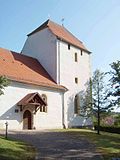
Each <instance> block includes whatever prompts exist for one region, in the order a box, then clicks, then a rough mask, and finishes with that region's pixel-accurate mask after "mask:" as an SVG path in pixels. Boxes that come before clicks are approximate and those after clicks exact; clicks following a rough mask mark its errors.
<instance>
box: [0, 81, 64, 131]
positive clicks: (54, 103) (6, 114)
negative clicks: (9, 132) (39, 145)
mask: <svg viewBox="0 0 120 160" xmlns="http://www.w3.org/2000/svg"><path fill="white" fill-rule="evenodd" d="M34 92H38V93H39V94H40V95H41V94H46V95H47V103H48V106H47V107H48V109H47V113H44V112H40V111H38V112H37V113H36V115H34V119H33V126H34V127H35V128H36V129H40V128H62V127H63V126H62V103H63V102H62V101H63V99H62V94H63V93H62V92H59V91H55V90H49V89H47V88H42V87H36V86H32V85H27V84H23V83H17V82H12V83H11V85H10V86H8V87H6V89H5V91H4V95H2V96H0V129H1V128H3V129H4V128H5V122H6V121H7V122H8V123H9V129H20V130H21V129H23V112H18V113H15V108H18V109H19V107H18V106H16V103H17V102H18V101H20V100H21V99H22V98H23V97H24V96H26V95H27V94H29V93H34Z"/></svg>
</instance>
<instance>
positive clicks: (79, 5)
mask: <svg viewBox="0 0 120 160" xmlns="http://www.w3.org/2000/svg"><path fill="white" fill-rule="evenodd" d="M63 18H64V22H63V23H64V26H65V27H66V28H67V29H68V30H69V31H70V32H72V33H73V34H74V35H75V36H76V37H77V38H78V39H80V40H81V41H82V42H83V43H84V44H85V46H86V47H87V48H88V50H90V51H91V52H92V54H91V61H92V71H94V70H95V69H100V70H101V71H104V72H106V71H109V70H110V65H109V64H110V63H112V62H113V61H117V60H120V0H0V47H2V48H6V49H9V50H13V51H16V52H21V50H22V47H23V45H24V43H25V40H26V39H27V34H28V33H30V32H31V31H33V30H34V29H35V28H37V27H39V26H40V25H41V24H42V23H43V22H45V21H46V20H47V19H51V20H53V21H55V22H57V23H59V24H62V19H63Z"/></svg>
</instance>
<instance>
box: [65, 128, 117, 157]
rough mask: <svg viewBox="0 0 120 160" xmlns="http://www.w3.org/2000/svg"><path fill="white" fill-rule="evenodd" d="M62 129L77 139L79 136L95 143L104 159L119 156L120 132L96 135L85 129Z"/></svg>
mask: <svg viewBox="0 0 120 160" xmlns="http://www.w3.org/2000/svg"><path fill="white" fill-rule="evenodd" d="M63 131H65V132H69V134H72V135H73V136H74V137H75V138H77V139H79V137H80V136H83V137H85V138H87V139H88V140H89V141H90V142H92V143H94V144H95V145H96V148H97V151H99V152H100V153H101V154H102V155H103V157H104V159H105V160H111V158H113V157H116V158H120V134H113V133H107V132H101V134H100V135H97V134H96V132H95V131H91V130H87V129H66V130H63Z"/></svg>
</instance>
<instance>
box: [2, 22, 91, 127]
mask: <svg viewBox="0 0 120 160" xmlns="http://www.w3.org/2000/svg"><path fill="white" fill-rule="evenodd" d="M27 36H28V37H27V40H26V42H25V44H24V46H23V49H22V51H21V53H16V52H14V51H10V50H7V49H3V48H0V76H6V77H7V78H8V79H9V81H10V83H9V85H8V86H7V87H5V90H4V94H3V95H1V96H0V129H4V128H5V123H6V122H8V125H9V129H17V130H22V129H36V130H38V129H41V128H43V129H53V128H64V127H65V128H68V127H82V126H90V125H92V121H91V119H90V118H84V117H83V116H81V115H80V112H81V107H82V106H81V105H80V97H79V96H77V95H78V94H79V92H81V91H82V90H85V84H86V82H87V81H89V79H90V76H91V67H90V53H91V52H90V51H89V50H88V49H87V48H86V47H85V46H84V44H83V43H82V42H81V41H80V40H78V39H77V38H76V37H75V36H74V35H73V34H72V33H70V32H69V31H68V30H67V29H66V28H65V27H64V26H61V25H59V24H56V23H55V22H53V21H51V20H47V21H46V22H45V23H43V24H42V25H41V26H40V27H38V28H37V29H35V30H34V31H33V32H31V33H30V34H28V35H27Z"/></svg>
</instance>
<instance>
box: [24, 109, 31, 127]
mask: <svg viewBox="0 0 120 160" xmlns="http://www.w3.org/2000/svg"><path fill="white" fill-rule="evenodd" d="M23 129H32V115H31V112H30V111H29V110H26V111H25V112H24V114H23Z"/></svg>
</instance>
